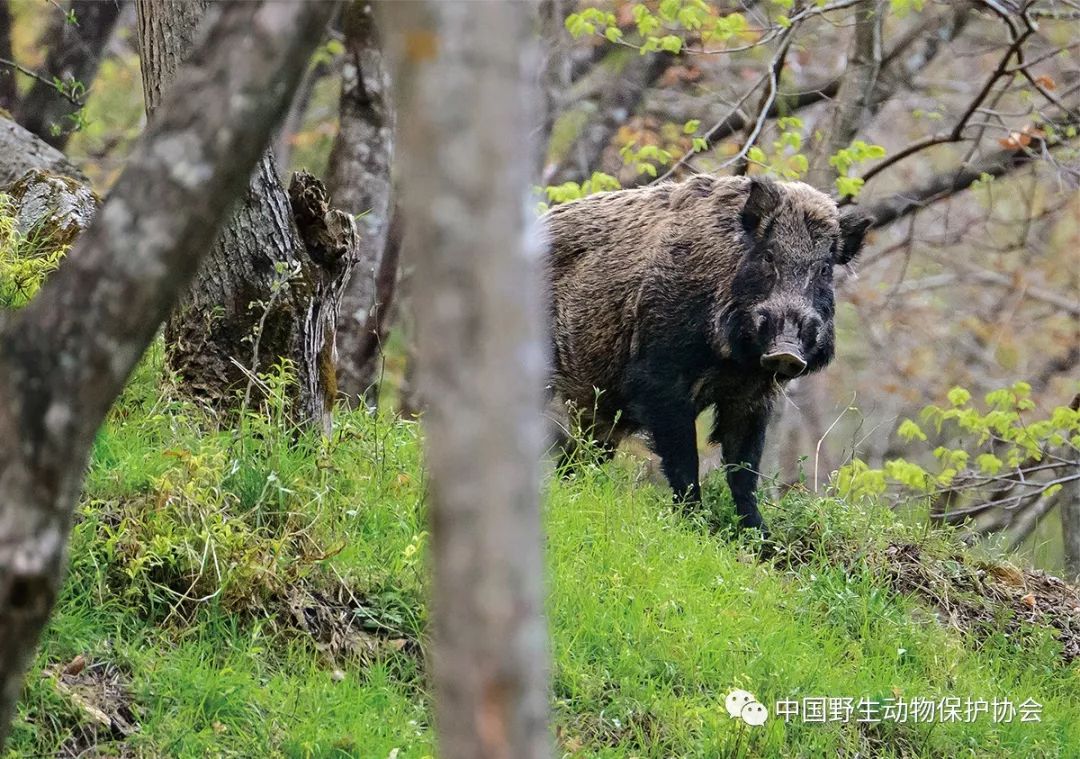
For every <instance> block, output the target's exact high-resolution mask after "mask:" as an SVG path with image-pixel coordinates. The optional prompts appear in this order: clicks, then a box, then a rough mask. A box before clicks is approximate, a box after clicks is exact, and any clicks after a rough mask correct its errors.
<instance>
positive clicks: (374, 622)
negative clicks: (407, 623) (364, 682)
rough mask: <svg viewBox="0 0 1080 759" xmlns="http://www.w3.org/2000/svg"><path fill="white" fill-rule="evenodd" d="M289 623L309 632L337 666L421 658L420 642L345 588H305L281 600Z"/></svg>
mask: <svg viewBox="0 0 1080 759" xmlns="http://www.w3.org/2000/svg"><path fill="white" fill-rule="evenodd" d="M280 602H281V604H282V606H283V608H284V609H285V610H286V613H285V617H286V622H287V624H288V625H289V626H290V627H292V628H294V629H298V630H300V631H302V632H304V633H307V634H308V635H310V636H311V638H312V639H313V640H314V641H315V645H316V647H317V648H318V649H319V650H320V651H322V652H324V653H325V654H326V655H327V656H328V658H329V659H330V660H331V661H332V662H334V663H336V662H338V661H339V660H341V659H343V658H359V659H360V661H362V662H369V661H372V660H374V659H378V658H381V657H383V656H386V655H389V654H393V653H396V652H404V653H407V654H410V655H415V656H419V655H420V643H419V641H417V640H416V639H415V638H412V637H410V636H409V635H408V634H406V633H405V632H404V631H402V630H401V629H399V628H397V627H396V626H394V625H391V624H387V623H386V622H385V621H384V620H382V619H381V618H380V615H379V614H378V612H377V610H376V607H375V605H374V604H371V603H368V602H367V601H366V599H364V598H362V597H360V596H357V595H356V594H354V593H353V592H352V591H351V590H349V589H348V588H346V587H345V586H344V585H339V586H337V587H334V588H332V589H329V590H322V589H315V588H311V587H306V586H303V585H300V586H297V587H294V588H291V589H290V590H289V591H288V592H287V593H286V594H285V596H284V597H283V598H281V599H280Z"/></svg>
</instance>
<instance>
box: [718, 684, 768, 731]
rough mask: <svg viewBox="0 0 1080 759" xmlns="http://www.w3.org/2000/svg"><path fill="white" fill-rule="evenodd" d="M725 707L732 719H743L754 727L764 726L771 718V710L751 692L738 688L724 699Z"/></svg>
mask: <svg viewBox="0 0 1080 759" xmlns="http://www.w3.org/2000/svg"><path fill="white" fill-rule="evenodd" d="M724 706H726V707H727V713H728V714H730V715H731V718H732V719H741V720H742V721H743V722H745V723H746V724H748V725H751V726H753V727H760V726H761V725H764V724H765V720H766V719H768V718H769V710H768V709H766V708H765V705H764V704H762V703H761V702H760V701H758V700H757V697H756V696H755V695H754V694H753V693H751V692H750V691H745V690H739V689H737V688H736V689H735V690H733V691H731V693H729V694H728V695H727V698H726V699H724Z"/></svg>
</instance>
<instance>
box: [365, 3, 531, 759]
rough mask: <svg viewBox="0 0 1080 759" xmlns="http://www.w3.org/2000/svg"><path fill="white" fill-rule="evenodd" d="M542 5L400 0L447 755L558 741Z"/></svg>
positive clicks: (399, 72)
mask: <svg viewBox="0 0 1080 759" xmlns="http://www.w3.org/2000/svg"><path fill="white" fill-rule="evenodd" d="M532 11H535V5H533V4H531V3H521V2H515V3H487V4H484V5H483V12H482V13H479V12H477V11H476V6H475V5H474V4H473V3H459V2H441V1H440V0H428V2H408V3H398V2H393V3H387V4H386V18H387V21H388V26H387V29H388V33H387V35H386V39H387V43H388V48H389V49H388V57H389V58H390V59H391V60H392V61H393V62H394V63H393V65H392V74H393V79H394V82H395V90H396V91H397V93H398V96H397V105H398V114H399V119H398V123H399V125H400V144H401V146H402V149H401V151H400V156H401V180H402V189H403V191H404V195H403V209H402V212H403V218H404V221H405V225H406V231H405V237H404V240H405V245H406V250H405V255H406V257H407V258H408V260H409V262H410V264H411V266H412V267H413V269H414V271H415V274H414V275H413V279H412V285H413V288H412V290H411V293H410V295H411V296H412V304H413V308H414V315H415V320H416V333H417V348H418V351H417V372H418V380H419V382H420V391H421V393H422V395H423V397H424V399H425V401H426V403H427V409H426V411H425V413H424V416H423V424H424V430H425V449H426V461H427V465H428V468H429V470H430V472H431V496H432V497H431V505H430V513H431V524H432V555H433V568H434V601H433V603H434V608H433V626H434V650H433V654H432V662H431V664H432V673H433V679H434V687H435V717H436V727H437V730H438V742H439V755H440V756H441V757H444V759H495V758H496V757H514V758H515V759H539V757H547V756H550V755H551V749H552V747H551V736H550V734H549V733H548V730H547V724H546V718H547V711H548V670H547V661H548V655H547V636H546V629H545V623H544V616H543V605H544V593H543V570H544V562H543V559H542V550H541V544H542V537H541V526H540V513H539V468H540V457H541V453H542V449H543V440H544V434H543V425H542V418H541V408H542V405H543V402H542V388H543V385H544V371H545V361H544V356H545V345H546V341H544V340H543V339H542V337H541V335H542V328H541V308H540V277H539V263H540V255H539V248H540V246H541V241H540V239H539V234H538V230H537V220H536V218H535V215H534V212H533V210H532V207H533V205H534V204H533V203H530V200H529V195H530V187H531V186H532V184H533V182H534V181H535V177H534V176H532V174H533V169H534V167H535V166H536V161H535V156H534V154H533V152H532V150H531V149H530V147H529V141H530V137H531V136H532V135H533V134H534V133H535V131H536V129H535V127H536V126H537V125H538V123H539V122H538V120H537V118H535V117H536V116H539V113H536V112H534V107H535V106H536V105H537V104H538V102H539V92H538V88H537V86H536V85H537V80H538V78H539V77H538V68H539V56H538V55H536V54H535V50H534V48H533V47H532V45H533V42H534V30H535V16H534V14H533V13H532Z"/></svg>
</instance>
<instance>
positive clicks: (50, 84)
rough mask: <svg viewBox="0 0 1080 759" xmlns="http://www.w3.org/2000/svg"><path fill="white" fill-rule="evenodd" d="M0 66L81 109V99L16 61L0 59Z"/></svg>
mask: <svg viewBox="0 0 1080 759" xmlns="http://www.w3.org/2000/svg"><path fill="white" fill-rule="evenodd" d="M0 65H2V66H7V67H8V68H12V69H15V70H16V71H18V72H19V73H20V74H23V75H25V76H28V77H30V78H31V79H35V80H37V81H39V82H41V83H42V84H44V85H45V86H46V87H51V88H53V89H54V90H56V91H57V92H59V93H60V94H61V95H62V96H63V97H64V99H65V100H67V101H68V102H69V103H71V104H72V105H73V106H75V107H76V108H82V107H83V105H84V101H83V100H82V99H81V98H77V97H75V96H73V95H72V94H71V93H70V92H68V91H67V90H66V89H64V86H63V85H62V84H57V83H56V82H54V81H52V80H51V79H47V78H46V77H45V76H44V75H42V74H39V73H37V72H36V71H33V70H31V69H28V68H26V67H25V66H21V65H19V63H17V62H16V61H13V60H10V59H8V58H0Z"/></svg>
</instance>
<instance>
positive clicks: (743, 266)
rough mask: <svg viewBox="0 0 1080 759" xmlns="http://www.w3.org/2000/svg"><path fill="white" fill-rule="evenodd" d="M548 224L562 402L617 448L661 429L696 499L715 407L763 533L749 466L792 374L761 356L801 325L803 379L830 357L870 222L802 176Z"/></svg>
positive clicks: (721, 437)
mask: <svg viewBox="0 0 1080 759" xmlns="http://www.w3.org/2000/svg"><path fill="white" fill-rule="evenodd" d="M544 227H545V231H546V234H547V235H548V238H549V242H550V245H551V248H550V254H549V257H548V259H547V278H548V287H549V295H550V300H549V302H550V312H549V315H550V320H551V321H550V326H551V339H552V348H553V350H552V355H553V367H552V385H551V388H552V393H553V395H554V396H555V397H557V398H558V399H559V400H560V401H563V402H569V404H570V405H571V406H573V407H574V408H575V409H576V411H577V413H579V414H581V416H582V423H583V426H584V428H585V429H587V430H591V434H593V435H594V436H595V437H596V438H597V440H598V442H600V443H602V444H604V445H606V446H607V447H609V448H610V449H613V448H614V446H615V445H617V444H618V442H619V441H620V440H621V439H622V438H624V437H625V436H626V435H628V434H630V433H633V432H636V431H639V430H644V431H646V432H647V433H649V435H650V437H651V439H652V443H653V446H654V448H655V449H656V452H657V453H658V454H659V455H660V456H661V457H662V459H663V468H664V473H665V475H666V476H667V478H668V481H669V482H670V483H671V485H672V487H673V488H674V490H675V492H676V494H677V496H680V497H684V498H686V499H688V500H689V501H691V502H693V501H696V500H699V499H700V485H699V483H698V473H697V449H696V442H695V441H696V438H695V436H694V419H695V418H696V416H697V415H698V413H700V412H701V411H702V410H703V409H705V408H706V407H708V406H713V407H714V408H715V411H716V424H715V428H714V430H713V435H712V439H713V441H714V442H715V443H718V444H720V445H721V446H723V454H724V458H725V461H726V462H727V463H729V464H732V465H735V466H736V467H742V468H741V469H739V468H736V469H733V470H732V471H731V472H730V473H729V482H730V483H731V485H732V492H733V494H734V496H735V500H736V504H737V506H738V510H739V514H740V516H741V518H742V521H743V523H744V524H746V525H749V526H755V527H761V526H762V525H761V518H760V515H759V514H758V512H757V507H756V501H755V499H754V494H753V491H754V488H755V487H756V484H757V475H756V471H750V470H756V469H757V467H758V465H759V464H760V457H761V449H762V447H763V445H764V433H765V426H766V424H767V422H768V418H769V414H770V412H771V409H772V404H773V400H774V397H775V395H776V392H777V388H778V387H779V385H778V383H777V380H778V379H781V378H779V377H778V376H775V372H773V371H769V370H767V369H765V368H763V366H762V356H763V355H764V354H765V352H766V351H767V350H768V349H769V346H770V345H773V344H774V343H775V341H776V340H777V339H779V338H778V337H777V336H778V335H779V333H780V331H781V330H782V329H783V327H784V325H787V330H788V331H787V332H785V333H784V334H785V336H786V337H785V339H788V340H789V342H790V341H791V340H794V339H796V338H795V337H792V336H795V335H797V340H798V341H799V342H800V344H801V345H803V346H804V347H805V350H804V351H803V352H804V353H805V363H806V369H805V371H807V372H811V371H817V370H819V369H821V368H823V367H824V366H826V365H827V364H828V363H829V362H830V361H831V360H832V356H833V351H834V337H833V316H834V311H835V306H834V300H833V298H834V296H833V285H832V266H833V265H834V264H840V263H847V262H849V261H850V260H851V259H852V258H853V257H854V256H855V255H856V254H857V252H858V249H859V247H860V246H861V244H862V238H863V233H864V232H865V230H866V227H867V223H866V221H865V219H863V218H862V217H860V216H859V215H858V213H857V212H847V213H845V214H841V213H840V212H839V210H838V208H837V206H836V203H835V202H833V200H831V199H830V198H829V197H828V196H826V195H824V194H823V193H821V192H818V191H817V190H815V189H813V188H812V187H810V186H809V185H806V184H803V183H801V182H774V181H772V180H763V179H757V178H754V179H750V178H747V177H712V176H707V175H698V176H695V177H693V178H691V179H689V180H687V181H685V182H682V183H673V182H665V183H660V184H657V185H654V186H651V187H646V188H641V189H635V190H624V191H620V192H613V193H607V194H602V195H595V196H592V197H589V198H585V199H583V200H579V201H575V202H572V203H567V204H565V205H561V206H557V207H556V208H554V209H552V210H551V211H550V212H549V213H548V214H547V215H546V216H545V217H544ZM597 391H599V396H597ZM740 472H741V473H742V474H740Z"/></svg>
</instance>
